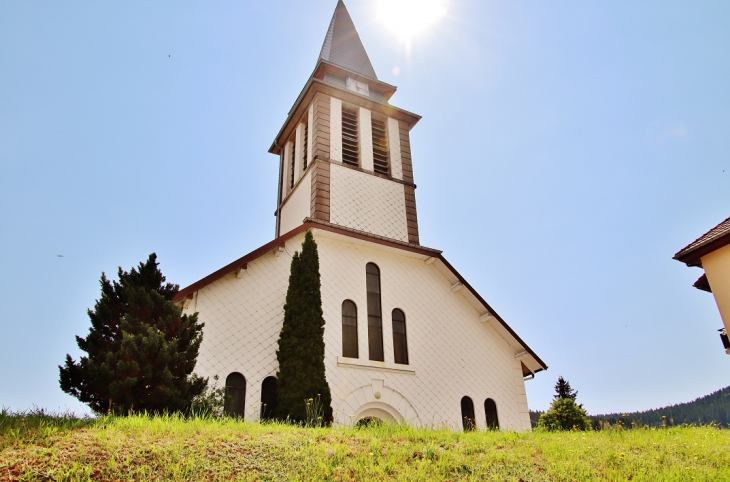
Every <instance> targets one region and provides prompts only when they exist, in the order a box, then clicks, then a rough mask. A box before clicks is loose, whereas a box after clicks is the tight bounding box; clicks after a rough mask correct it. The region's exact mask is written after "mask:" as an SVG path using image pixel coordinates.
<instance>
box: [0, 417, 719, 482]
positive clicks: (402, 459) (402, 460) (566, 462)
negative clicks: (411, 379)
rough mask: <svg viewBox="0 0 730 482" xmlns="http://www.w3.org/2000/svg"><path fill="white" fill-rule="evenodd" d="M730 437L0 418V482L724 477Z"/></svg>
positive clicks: (678, 430)
mask: <svg viewBox="0 0 730 482" xmlns="http://www.w3.org/2000/svg"><path fill="white" fill-rule="evenodd" d="M729 447H730V431H729V430H718V429H717V428H713V427H672V428H668V429H648V428H647V429H638V430H630V431H629V430H622V429H618V430H603V431H601V432H588V433H586V432H564V433H542V432H532V433H521V434H518V433H512V432H471V433H466V434H464V433H456V432H448V431H439V430H425V429H414V428H411V427H407V426H388V425H385V426H381V427H368V428H363V429H346V428H332V429H326V428H319V429H305V428H298V427H292V426H286V425H278V424H257V423H247V422H241V421H237V420H233V419H192V420H185V419H182V418H179V417H159V418H146V417H143V416H133V417H127V418H100V419H97V420H90V419H89V420H79V419H76V418H73V417H49V416H46V415H43V414H42V413H33V414H25V415H23V414H21V415H17V414H15V415H14V414H10V413H7V412H2V413H0V480H2V481H5V480H8V481H19V480H23V481H33V480H38V481H40V480H62V481H81V480H98V481H121V480H139V481H142V480H180V481H183V480H186V481H188V480H189V481H197V480H318V481H319V480H333V481H334V480H367V481H370V480H408V481H427V480H452V481H453V480H509V481H515V482H517V481H553V480H558V481H575V480H580V481H583V480H634V481H643V480H647V481H648V480H652V481H654V480H691V479H694V480H730V451H729V450H728V448H729Z"/></svg>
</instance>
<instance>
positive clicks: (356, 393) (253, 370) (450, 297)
mask: <svg viewBox="0 0 730 482" xmlns="http://www.w3.org/2000/svg"><path fill="white" fill-rule="evenodd" d="M314 235H315V240H316V242H317V244H318V247H319V256H320V274H321V277H322V308H323V311H324V318H325V322H326V326H325V351H326V354H325V365H326V372H327V380H328V382H329V385H330V388H331V390H332V399H333V403H332V408H333V410H334V411H335V419H336V423H340V424H347V425H349V424H352V423H354V422H355V421H356V420H358V418H359V417H360V416H361V415H363V414H364V415H367V414H369V413H371V411H372V410H374V409H376V410H377V409H379V410H383V411H385V412H387V413H388V414H391V415H392V417H393V418H395V419H396V420H403V421H407V422H409V423H412V424H415V425H419V426H435V427H443V426H446V427H449V428H452V429H456V430H460V429H461V408H460V401H461V398H462V397H463V396H469V397H471V398H472V400H473V402H474V407H475V412H476V417H477V425H478V427H479V428H481V429H484V428H485V425H486V419H485V413H484V401H485V399H486V398H492V399H494V400H495V402H496V404H497V410H498V413H499V422H500V426H501V428H502V429H511V430H529V428H530V423H529V416H528V409H527V398H526V395H525V388H524V381H523V379H522V372H521V370H520V363H519V361H518V360H516V359H515V358H514V349H513V348H511V347H510V346H509V345H508V343H507V342H506V341H505V340H504V339H503V338H501V337H500V335H499V334H497V332H496V331H494V329H492V328H491V326H489V325H488V324H486V323H479V321H478V318H479V315H478V313H477V311H476V310H475V309H474V307H473V306H472V305H471V304H470V303H469V302H468V301H467V300H466V299H465V298H464V297H463V296H462V295H461V294H460V293H458V292H456V293H454V292H452V291H451V289H450V288H451V284H450V282H449V281H448V280H447V279H446V278H445V277H444V275H443V274H442V273H441V272H440V271H439V269H438V268H437V267H436V266H433V265H427V264H426V263H425V262H424V259H423V256H421V255H415V254H412V253H408V252H405V251H403V250H398V249H394V248H388V247H383V246H380V245H376V244H373V243H369V242H365V241H358V240H353V239H352V238H349V237H346V236H343V235H339V234H334V233H329V232H325V231H321V230H315V231H314ZM303 238H304V237H303V235H300V236H296V237H295V238H292V239H291V240H290V241H288V242H287V244H286V248H285V251H284V252H282V253H279V254H278V256H275V255H274V254H273V253H267V254H264V255H263V256H261V257H260V258H258V259H256V260H254V261H252V262H251V263H249V264H248V269H247V270H245V273H244V274H243V275H242V276H241V277H240V278H237V277H236V275H235V274H231V275H228V276H226V277H224V278H222V279H220V280H218V281H216V282H214V283H212V284H210V285H208V286H206V287H204V288H202V289H200V290H199V291H198V292H197V294H196V296H195V298H194V299H193V300H192V301H191V303H190V305H189V306H188V307H187V309H186V310H187V311H188V312H191V311H198V312H199V313H200V320H201V321H203V322H205V328H204V339H203V344H202V345H201V349H200V355H199V358H198V366H197V367H196V372H197V373H199V374H201V375H204V376H210V377H212V376H213V375H218V376H219V377H220V384H221V385H223V384H224V383H225V378H226V376H227V375H228V374H229V373H231V372H240V373H241V374H243V375H244V376H245V378H246V381H247V387H246V413H245V418H246V419H248V420H257V419H258V417H259V406H260V399H261V383H262V382H263V380H264V378H266V377H267V376H270V375H275V374H276V368H277V365H276V348H277V340H278V336H279V331H280V329H281V323H282V319H283V305H284V299H285V296H286V289H287V284H288V277H289V265H290V263H291V255H292V254H293V253H294V251H295V250H299V249H300V247H301V243H302V241H303ZM368 262H373V263H375V264H377V265H378V266H379V268H380V272H381V292H382V307H383V345H384V353H385V362H373V361H370V360H368V343H367V340H368V336H367V312H366V310H367V303H366V288H365V265H366V264H367V263H368ZM346 299H350V300H352V301H353V302H355V304H356V305H357V309H358V313H357V315H358V345H359V358H358V359H351V358H343V357H342V330H341V319H342V318H341V306H342V302H343V301H344V300H346ZM394 308H399V309H401V310H403V312H404V313H405V315H406V330H407V338H408V354H409V365H397V364H395V363H394V358H393V336H392V332H391V312H392V310H393V309H394ZM253 407H255V408H253ZM369 410H370V411H369Z"/></svg>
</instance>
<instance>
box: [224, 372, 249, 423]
mask: <svg viewBox="0 0 730 482" xmlns="http://www.w3.org/2000/svg"><path fill="white" fill-rule="evenodd" d="M245 406H246V378H244V376H243V375H241V374H240V373H237V372H234V373H231V374H230V375H228V376H227V377H226V390H225V401H224V404H223V408H224V410H225V412H226V414H228V415H230V416H231V417H241V418H242V417H243V409H244V407H245Z"/></svg>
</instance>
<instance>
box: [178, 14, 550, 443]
mask: <svg viewBox="0 0 730 482" xmlns="http://www.w3.org/2000/svg"><path fill="white" fill-rule="evenodd" d="M395 90H396V88H395V87H394V86H392V85H389V84H386V83H384V82H381V81H380V80H378V78H377V76H376V74H375V71H374V70H373V67H372V65H371V63H370V60H369V58H368V55H367V53H366V52H365V49H364V47H363V45H362V42H361V41H360V37H359V36H358V34H357V31H356V30H355V26H354V25H353V22H352V19H351V18H350V15H349V13H348V12H347V9H346V8H345V5H344V4H343V3H342V1H341V0H340V1H339V2H338V4H337V7H336V9H335V13H334V15H333V17H332V22H331V23H330V26H329V29H328V31H327V35H326V37H325V40H324V44H323V46H322V51H321V53H320V56H319V59H318V61H317V65H316V67H315V69H314V72H313V73H312V75H311V76H310V77H309V79H308V80H307V83H306V85H305V86H304V89H303V90H302V91H301V94H300V95H299V97H298V98H297V99H296V101H295V102H294V105H293V107H292V108H291V110H290V111H289V114H288V116H287V119H286V121H285V122H284V125H283V126H282V128H281V130H280V131H279V133H278V134H277V135H276V137H275V139H274V142H273V144H272V145H271V148H270V150H269V152H270V153H272V154H275V155H277V156H278V159H279V167H280V168H279V182H278V193H279V194H278V201H277V202H278V206H277V210H276V239H274V240H273V241H271V242H270V243H268V244H266V245H264V246H261V247H260V248H258V249H256V250H255V251H253V252H251V253H249V254H247V255H245V256H243V257H242V258H239V259H237V260H235V261H233V262H232V263H230V264H228V265H227V266H225V267H223V268H221V269H219V270H218V271H216V272H214V273H212V274H210V275H208V276H206V277H205V278H202V279H201V280H199V281H197V282H195V283H193V284H192V285H190V286H188V287H186V288H184V289H182V290H181V291H180V292H179V293H178V295H177V297H176V298H175V301H176V302H177V303H179V304H181V305H182V306H183V308H184V312H185V313H193V312H198V313H199V320H200V321H202V322H204V323H205V328H204V331H203V335H204V336H203V343H202V345H201V347H200V353H199V357H198V364H197V366H196V370H195V371H196V372H197V373H198V374H200V375H202V376H207V377H213V376H214V375H217V376H219V377H220V380H221V381H225V384H226V386H227V391H228V393H229V395H231V398H232V399H231V401H230V402H229V403H228V404H227V410H228V411H229V412H231V413H234V414H237V415H239V416H242V417H244V418H245V419H246V420H252V421H254V420H259V419H261V418H267V417H268V416H269V415H270V413H269V412H270V410H269V409H270V408H271V406H272V405H274V404H275V402H276V378H275V376H276V372H277V368H278V366H277V360H276V350H277V347H278V345H277V341H278V338H279V332H280V330H281V327H282V323H283V319H284V302H285V297H286V292H287V287H288V281H289V270H290V265H291V255H292V254H293V253H294V251H295V250H300V249H301V244H302V242H303V240H304V235H305V233H306V232H307V231H311V232H312V234H313V236H314V239H315V241H316V243H317V246H318V250H319V261H320V275H321V289H322V309H323V312H324V319H325V330H324V342H325V370H326V376H327V381H328V383H329V386H330V389H331V392H332V410H333V412H334V417H335V423H336V424H344V425H352V424H354V423H357V421H358V420H360V419H362V418H367V417H369V418H373V419H380V420H385V421H396V422H406V423H409V424H412V425H416V426H431V427H444V426H446V427H450V428H452V429H462V428H463V429H465V430H468V429H471V428H477V429H485V428H487V427H494V428H501V429H508V430H516V431H522V430H529V429H530V420H529V413H528V407H527V397H526V394H525V379H529V378H531V377H533V376H534V374H535V373H537V372H539V371H542V370H545V369H546V368H547V366H546V365H545V363H544V362H543V361H542V360H541V359H540V358H539V357H538V356H537V355H536V354H535V353H534V352H533V351H532V350H531V349H530V348H529V347H528V346H527V344H525V342H524V341H522V339H520V337H519V336H517V334H516V333H515V332H514V331H513V330H512V329H511V328H510V327H509V326H508V325H507V323H506V322H505V321H504V320H503V319H502V318H501V317H500V316H499V315H498V314H497V313H496V312H495V311H494V310H493V309H492V308H491V307H490V306H489V304H488V303H487V302H486V301H485V300H484V299H483V298H482V297H481V296H480V295H479V294H478V293H477V292H476V291H475V290H474V289H473V288H472V287H471V286H470V285H469V283H467V281H466V280H465V279H464V278H463V277H462V276H461V275H460V274H459V273H458V272H457V271H456V269H454V267H453V266H451V264H449V262H448V261H447V260H446V258H444V256H443V254H442V252H441V251H439V250H436V249H433V248H427V247H425V246H422V245H421V244H420V239H419V234H418V220H417V219H418V218H417V215H416V196H415V190H416V185H415V184H414V178H413V167H412V160H411V149H410V140H409V133H410V130H411V129H412V128H413V127H414V126H415V125H416V123H417V122H418V121H419V119H420V116H418V115H415V114H412V113H410V112H408V111H406V110H403V109H400V108H398V107H395V106H393V105H391V104H390V103H389V102H388V100H389V99H390V97H391V96H392V95H393V94H394V92H395ZM273 187H274V186H272V188H273ZM262 402H263V403H265V404H266V407H267V408H264V407H263V406H262Z"/></svg>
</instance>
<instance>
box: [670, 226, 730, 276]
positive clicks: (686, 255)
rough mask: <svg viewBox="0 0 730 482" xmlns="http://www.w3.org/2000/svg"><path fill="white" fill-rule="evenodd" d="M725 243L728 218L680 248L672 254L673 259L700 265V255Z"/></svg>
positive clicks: (729, 236) (728, 241) (728, 232)
mask: <svg viewBox="0 0 730 482" xmlns="http://www.w3.org/2000/svg"><path fill="white" fill-rule="evenodd" d="M727 244H730V218H727V219H726V220H725V221H723V222H721V223H720V224H718V225H717V226H715V227H714V228H712V229H710V230H709V231H707V232H706V233H705V234H703V235H702V236H700V237H699V238H697V239H695V240H694V241H692V242H691V243H690V244H688V245H687V246H685V247H684V248H682V249H681V250H680V251H679V252H678V253H677V254H675V255H674V259H676V260H678V261H681V262H683V263H687V265H688V266H700V265H701V262H700V258H701V257H702V256H704V255H706V254H708V253H711V252H712V251H715V250H716V249H718V248H721V247H723V246H725V245H727Z"/></svg>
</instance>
